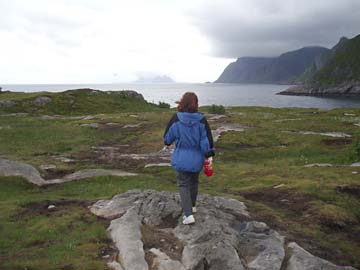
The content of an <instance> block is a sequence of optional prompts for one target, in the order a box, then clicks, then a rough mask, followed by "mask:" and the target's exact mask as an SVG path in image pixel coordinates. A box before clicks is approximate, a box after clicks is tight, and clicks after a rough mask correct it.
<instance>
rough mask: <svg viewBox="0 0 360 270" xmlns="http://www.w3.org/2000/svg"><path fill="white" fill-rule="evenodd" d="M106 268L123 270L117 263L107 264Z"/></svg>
mask: <svg viewBox="0 0 360 270" xmlns="http://www.w3.org/2000/svg"><path fill="white" fill-rule="evenodd" d="M107 266H108V267H109V268H110V269H112V270H124V268H123V267H122V266H121V264H120V263H118V262H117V261H112V262H108V263H107Z"/></svg>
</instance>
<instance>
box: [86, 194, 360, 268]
mask: <svg viewBox="0 0 360 270" xmlns="http://www.w3.org/2000/svg"><path fill="white" fill-rule="evenodd" d="M197 208H198V211H197V213H196V214H195V219H196V223H195V224H194V225H191V226H189V225H182V223H181V220H182V211H181V206H180V198H179V195H178V194H177V193H171V192H158V191H154V190H130V191H128V192H126V193H123V194H118V195H116V196H114V197H113V198H112V199H111V200H100V201H98V202H97V203H95V204H94V205H92V206H91V207H90V211H91V212H92V213H93V214H95V215H97V216H99V217H103V218H107V219H109V220H111V223H110V226H109V228H108V232H109V235H110V237H111V238H112V240H113V241H114V243H115V245H116V247H117V248H118V251H119V254H118V258H117V261H116V262H113V263H111V262H110V264H112V265H115V266H116V267H117V268H118V269H121V268H123V269H124V270H130V269H131V270H134V269H136V270H148V269H151V270H201V269H202V270H204V269H207V270H224V269H227V270H243V269H244V270H245V269H251V270H265V269H266V270H280V269H282V270H300V269H301V270H309V269H314V270H315V269H323V270H333V269H334V270H343V269H344V270H350V269H352V270H354V268H352V267H341V266H336V265H334V264H332V263H330V262H327V261H325V260H323V259H320V258H318V257H315V256H313V255H311V254H310V253H308V252H307V251H305V250H303V249H302V248H301V247H299V246H298V245H297V244H296V243H290V244H289V245H286V244H285V242H286V241H285V237H284V236H282V235H281V234H279V233H278V232H276V231H274V230H272V229H271V228H269V227H268V226H267V225H266V224H265V223H263V222H257V221H253V220H251V217H250V215H249V213H248V211H247V208H246V206H245V205H244V203H242V202H240V201H238V200H235V199H232V198H225V197H217V196H210V195H200V196H199V198H198V203H197ZM119 265H121V266H119ZM120 267H121V268H120Z"/></svg>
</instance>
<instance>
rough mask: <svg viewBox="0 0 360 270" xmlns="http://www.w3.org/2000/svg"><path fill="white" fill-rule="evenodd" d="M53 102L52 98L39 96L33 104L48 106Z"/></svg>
mask: <svg viewBox="0 0 360 270" xmlns="http://www.w3.org/2000/svg"><path fill="white" fill-rule="evenodd" d="M51 101H52V99H51V97H47V96H38V97H36V98H35V99H34V101H33V104H34V105H35V106H39V107H42V106H45V105H46V104H48V103H50V102H51Z"/></svg>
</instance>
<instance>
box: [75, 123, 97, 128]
mask: <svg viewBox="0 0 360 270" xmlns="http://www.w3.org/2000/svg"><path fill="white" fill-rule="evenodd" d="M80 126H81V127H92V128H98V127H99V123H86V124H81V125H80Z"/></svg>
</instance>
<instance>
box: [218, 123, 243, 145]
mask: <svg viewBox="0 0 360 270" xmlns="http://www.w3.org/2000/svg"><path fill="white" fill-rule="evenodd" d="M247 128H249V127H247V126H243V125H240V124H232V123H226V124H222V125H221V126H220V127H218V128H217V129H215V130H213V131H212V135H213V139H214V142H216V141H218V140H219V138H220V137H221V135H222V134H223V133H225V132H228V131H235V132H241V131H244V130H245V129H247Z"/></svg>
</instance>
